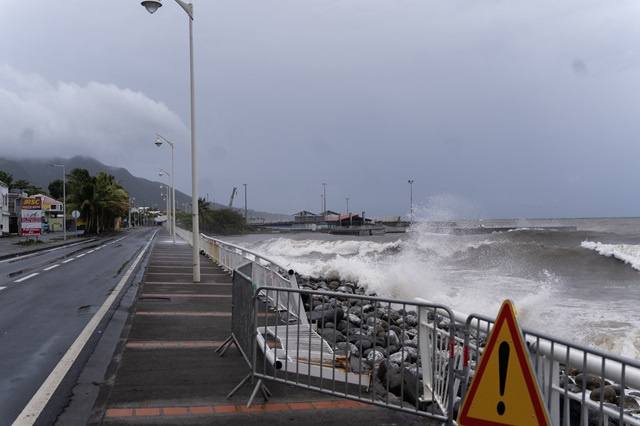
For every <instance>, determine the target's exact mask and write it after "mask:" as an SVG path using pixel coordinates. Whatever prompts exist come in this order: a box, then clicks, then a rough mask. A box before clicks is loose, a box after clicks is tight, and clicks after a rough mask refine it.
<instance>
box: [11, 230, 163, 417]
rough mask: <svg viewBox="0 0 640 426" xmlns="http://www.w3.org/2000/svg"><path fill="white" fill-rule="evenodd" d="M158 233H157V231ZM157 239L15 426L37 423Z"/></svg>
mask: <svg viewBox="0 0 640 426" xmlns="http://www.w3.org/2000/svg"><path fill="white" fill-rule="evenodd" d="M156 232H157V231H156ZM154 237H155V233H154V234H153V235H152V236H151V238H150V239H149V241H148V242H147V244H146V245H145V246H144V248H143V249H142V250H141V251H140V254H138V257H136V260H135V261H134V262H133V264H132V265H131V267H130V268H129V269H128V270H127V273H126V274H124V276H123V277H122V279H121V280H120V282H119V283H118V285H117V286H116V288H114V289H113V291H112V292H111V294H110V295H109V297H107V299H106V300H105V301H104V303H103V304H102V306H100V309H98V312H96V314H95V315H94V316H93V318H91V321H89V323H88V324H87V325H86V327H85V328H84V330H82V332H81V333H80V335H79V336H78V338H77V339H76V341H75V342H73V344H72V345H71V347H70V348H69V350H67V353H66V354H65V355H64V356H63V357H62V359H61V360H60V362H59V363H58V365H56V367H55V368H54V369H53V371H52V372H51V373H50V374H49V377H47V380H45V381H44V383H43V384H42V386H40V389H38V391H37V392H36V393H35V394H34V395H33V397H32V398H31V401H29V403H28V404H27V405H26V406H25V407H24V409H23V410H22V412H21V413H20V415H19V416H18V417H17V418H16V420H15V421H14V422H13V426H22V425H32V424H34V423H35V422H36V420H37V419H38V417H39V416H40V413H41V412H42V410H43V409H44V407H45V406H46V405H47V403H48V402H49V399H51V397H52V396H53V394H54V392H55V391H56V389H57V388H58V386H59V385H60V383H61V382H62V379H64V377H65V376H66V375H67V373H68V372H69V369H70V368H71V366H72V365H73V363H74V362H75V360H76V359H77V358H78V355H80V352H81V351H82V348H84V346H85V345H86V344H87V341H89V338H90V337H91V335H92V334H93V333H94V332H95V330H96V328H98V325H99V324H100V321H102V318H103V317H104V316H105V314H106V313H107V311H108V310H109V308H110V307H111V305H112V304H113V301H114V300H115V299H116V297H117V296H118V294H120V292H121V291H122V288H123V287H124V285H125V283H126V282H127V281H128V280H129V277H130V276H131V275H132V274H133V271H134V269H135V268H136V266H138V263H140V260H141V259H142V257H143V256H144V254H145V253H146V252H147V250H148V249H149V246H150V245H151V242H152V241H153V238H154Z"/></svg>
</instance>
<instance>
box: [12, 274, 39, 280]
mask: <svg viewBox="0 0 640 426" xmlns="http://www.w3.org/2000/svg"><path fill="white" fill-rule="evenodd" d="M38 274H39V272H34V273H33V274H30V275H27V276H26V277H22V278H20V279H19V280H15V281H14V283H21V282H22V281H25V280H28V279H29V278H33V277H35V276H36V275H38Z"/></svg>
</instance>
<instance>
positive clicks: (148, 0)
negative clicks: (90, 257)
mask: <svg viewBox="0 0 640 426" xmlns="http://www.w3.org/2000/svg"><path fill="white" fill-rule="evenodd" d="M175 1H176V3H178V5H179V6H180V7H181V8H182V9H183V10H184V11H185V12H186V13H187V15H188V16H189V77H190V82H191V200H192V204H193V205H194V206H195V207H196V208H195V209H193V213H192V218H193V219H192V230H193V242H192V246H193V282H196V283H199V282H200V248H199V245H200V224H199V218H198V174H197V172H196V159H197V157H196V107H195V86H194V78H193V4H191V3H185V2H183V1H182V0H175ZM141 4H142V5H143V6H144V7H145V8H146V9H147V11H148V12H149V13H154V12H155V11H156V10H158V9H159V8H160V7H161V6H162V3H161V2H160V0H144V1H143V2H142V3H141Z"/></svg>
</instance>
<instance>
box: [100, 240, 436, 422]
mask: <svg viewBox="0 0 640 426" xmlns="http://www.w3.org/2000/svg"><path fill="white" fill-rule="evenodd" d="M191 256H192V251H191V246H189V245H188V244H187V243H186V242H185V241H183V240H180V239H179V240H178V241H177V242H176V244H173V243H172V242H171V239H170V238H169V235H168V234H167V233H166V231H164V230H163V231H162V232H161V233H160V235H159V237H158V239H157V241H156V243H155V246H154V248H153V251H152V254H151V258H150V261H149V264H148V267H147V271H146V273H145V276H144V278H143V283H142V284H141V286H140V290H139V294H138V300H137V304H134V308H133V312H132V313H131V315H130V318H129V321H128V325H127V326H126V327H125V329H124V331H123V336H122V341H121V343H120V344H119V349H117V350H116V352H115V354H114V357H113V361H112V365H111V367H110V368H109V372H108V377H107V378H106V382H105V384H106V385H105V386H104V387H103V389H102V391H101V394H100V396H99V397H98V401H97V402H96V406H95V407H94V415H93V417H92V419H91V420H90V423H91V424H105V425H130V424H144V425H150V424H153V425H156V424H233V425H236V426H239V425H250V424H263V423H265V422H266V423H267V424H282V423H288V424H305V425H309V424H323V425H333V424H343V423H346V424H350V425H376V424H379V425H382V424H403V425H411V424H421V425H424V424H426V423H428V422H426V421H425V419H421V418H418V417H416V416H413V415H410V414H405V413H400V412H397V411H392V410H386V409H383V408H380V407H376V406H371V405H367V404H363V403H359V402H354V401H350V400H345V399H338V398H336V397H331V396H327V395H324V394H321V393H317V392H312V391H307V390H302V389H300V388H297V387H293V386H287V385H283V384H279V383H271V382H267V383H266V384H267V387H268V388H269V390H270V391H271V392H272V397H271V398H270V399H269V401H268V402H265V401H264V400H263V399H262V397H261V396H260V393H258V396H256V398H255V400H254V403H253V405H252V406H251V407H250V408H247V407H246V404H247V401H248V400H249V397H250V395H251V392H252V391H253V386H252V385H251V384H249V383H247V384H245V385H244V386H243V387H242V388H241V389H240V390H239V391H238V392H237V393H236V394H235V395H234V396H233V398H232V399H230V400H228V399H227V398H226V395H227V394H228V393H229V392H230V391H231V390H232V389H233V388H234V387H235V386H236V385H237V384H238V383H239V382H240V381H241V380H242V379H243V378H244V377H245V376H246V375H247V374H248V373H249V371H250V368H249V366H248V365H247V363H246V361H245V360H244V358H243V357H242V356H241V354H240V352H239V351H238V350H237V348H236V347H235V345H233V346H232V347H231V348H230V349H229V350H228V351H227V352H226V353H225V355H224V356H223V357H220V356H219V355H218V354H217V353H216V352H215V349H216V348H217V347H218V346H220V345H221V344H222V342H224V341H225V339H226V338H227V337H229V335H230V333H231V278H230V276H229V275H228V274H227V273H226V272H225V271H224V270H222V269H221V268H220V267H218V266H217V265H215V264H214V263H213V262H211V261H209V260H208V259H206V258H204V257H203V258H202V260H201V281H202V282H201V283H193V281H192V258H191Z"/></svg>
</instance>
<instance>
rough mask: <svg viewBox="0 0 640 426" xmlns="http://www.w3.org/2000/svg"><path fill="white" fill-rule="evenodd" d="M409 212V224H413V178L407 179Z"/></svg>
mask: <svg viewBox="0 0 640 426" xmlns="http://www.w3.org/2000/svg"><path fill="white" fill-rule="evenodd" d="M408 182H409V199H410V204H409V214H410V215H411V224H412V225H413V179H409V181H408Z"/></svg>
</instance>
